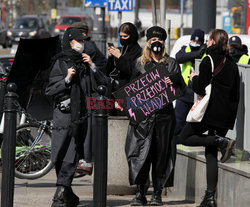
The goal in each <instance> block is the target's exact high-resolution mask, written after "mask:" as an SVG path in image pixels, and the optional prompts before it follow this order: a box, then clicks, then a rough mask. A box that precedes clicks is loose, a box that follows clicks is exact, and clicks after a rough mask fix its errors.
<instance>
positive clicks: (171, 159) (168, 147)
mask: <svg viewBox="0 0 250 207" xmlns="http://www.w3.org/2000/svg"><path fill="white" fill-rule="evenodd" d="M146 36H147V43H146V45H145V47H144V49H143V54H142V56H141V57H140V58H138V60H137V62H136V65H135V68H134V69H133V75H132V77H134V78H135V77H137V76H139V75H141V74H143V73H145V72H146V71H148V70H150V69H151V68H152V67H154V66H156V65H157V64H159V63H162V64H164V65H165V68H166V70H168V71H169V73H170V76H169V77H167V83H168V84H173V85H174V86H175V87H181V88H182V89H183V88H185V83H184V81H183V79H182V76H181V70H180V66H179V64H178V63H177V62H176V60H175V59H173V58H170V57H169V56H168V55H167V54H166V48H165V45H164V43H165V40H166V38H167V34H166V31H165V30H164V29H163V28H161V27H158V26H153V27H151V28H149V29H148V30H147V35H146ZM174 131H175V114H174V109H173V104H172V103H170V104H168V105H166V106H165V107H164V108H162V109H160V110H159V111H157V112H156V113H155V114H152V115H151V116H149V117H148V118H147V119H145V120H143V121H141V122H140V123H139V124H138V125H135V124H133V123H130V124H129V127H128V133H127V138H126V146H125V151H126V157H127V160H128V165H129V182H130V184H131V185H134V184H136V185H137V193H136V196H135V198H133V200H132V202H131V205H132V206H140V205H141V206H142V205H145V204H146V203H147V200H146V197H145V192H144V191H145V189H144V188H145V183H146V181H147V179H148V177H149V171H150V167H151V165H152V181H153V188H154V192H153V194H152V198H151V200H150V205H154V206H160V205H162V197H161V194H162V190H163V188H164V187H171V186H173V181H174V179H173V178H174V166H175V157H176V144H175V137H174Z"/></svg>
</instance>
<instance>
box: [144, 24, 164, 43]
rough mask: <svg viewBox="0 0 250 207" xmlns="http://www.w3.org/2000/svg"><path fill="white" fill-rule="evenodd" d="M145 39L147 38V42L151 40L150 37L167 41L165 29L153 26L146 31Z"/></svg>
mask: <svg viewBox="0 0 250 207" xmlns="http://www.w3.org/2000/svg"><path fill="white" fill-rule="evenodd" d="M146 37H147V41H148V40H149V39H151V38H152V37H158V38H160V39H161V40H164V41H165V40H166V39H167V33H166V31H165V29H163V28H161V27H158V26H153V27H150V28H149V29H148V30H147V34H146Z"/></svg>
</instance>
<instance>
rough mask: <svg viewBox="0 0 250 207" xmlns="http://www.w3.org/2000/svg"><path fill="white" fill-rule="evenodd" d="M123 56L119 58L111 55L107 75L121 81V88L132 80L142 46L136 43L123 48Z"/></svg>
mask: <svg viewBox="0 0 250 207" xmlns="http://www.w3.org/2000/svg"><path fill="white" fill-rule="evenodd" d="M121 53H122V56H121V57H120V58H119V59H117V58H115V57H113V56H112V57H109V58H108V63H107V75H108V76H110V77H112V78H114V79H116V80H118V81H119V88H120V87H122V86H124V85H126V84H127V83H128V82H129V81H130V80H131V75H132V72H133V68H134V66H135V62H136V59H137V58H138V57H140V56H141V54H142V48H141V47H140V45H139V44H138V43H137V42H136V43H132V44H130V45H127V46H124V47H122V48H121Z"/></svg>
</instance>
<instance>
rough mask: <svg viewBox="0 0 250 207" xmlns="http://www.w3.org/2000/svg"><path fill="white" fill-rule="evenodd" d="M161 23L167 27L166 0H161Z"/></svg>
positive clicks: (163, 26)
mask: <svg viewBox="0 0 250 207" xmlns="http://www.w3.org/2000/svg"><path fill="white" fill-rule="evenodd" d="M160 10H161V11H160V15H161V19H160V24H161V27H162V28H165V19H166V0H160Z"/></svg>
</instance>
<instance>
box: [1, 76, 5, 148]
mask: <svg viewBox="0 0 250 207" xmlns="http://www.w3.org/2000/svg"><path fill="white" fill-rule="evenodd" d="M5 93H6V81H5V80H3V79H2V78H0V124H1V121H2V116H3V100H4V95H5ZM2 140H3V134H2V132H1V131H0V148H1V146H2Z"/></svg>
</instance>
